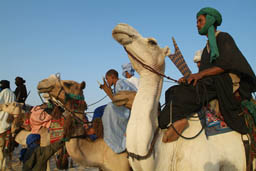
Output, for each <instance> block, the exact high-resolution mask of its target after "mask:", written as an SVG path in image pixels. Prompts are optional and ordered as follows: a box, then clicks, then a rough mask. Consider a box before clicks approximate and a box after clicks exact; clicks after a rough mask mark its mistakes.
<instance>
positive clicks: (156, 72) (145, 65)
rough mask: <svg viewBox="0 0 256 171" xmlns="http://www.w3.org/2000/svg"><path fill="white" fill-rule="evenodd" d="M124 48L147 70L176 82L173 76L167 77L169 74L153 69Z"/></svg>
mask: <svg viewBox="0 0 256 171" xmlns="http://www.w3.org/2000/svg"><path fill="white" fill-rule="evenodd" d="M124 49H125V51H126V52H127V53H128V55H130V56H131V57H132V58H133V59H134V60H135V61H137V62H138V63H139V64H141V65H142V66H143V68H145V69H147V70H149V71H151V72H153V73H155V74H157V75H160V76H162V77H164V78H167V79H168V80H172V81H174V82H178V81H177V80H175V79H173V78H171V77H169V76H166V75H164V74H162V73H160V72H159V71H157V70H155V69H154V68H152V67H151V66H149V65H147V64H144V63H143V62H141V61H140V60H139V59H138V58H136V57H135V56H133V54H131V53H130V52H129V51H128V50H127V49H126V48H125V47H124Z"/></svg>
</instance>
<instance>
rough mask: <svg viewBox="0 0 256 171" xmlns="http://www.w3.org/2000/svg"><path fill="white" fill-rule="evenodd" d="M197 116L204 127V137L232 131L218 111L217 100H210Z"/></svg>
mask: <svg viewBox="0 0 256 171" xmlns="http://www.w3.org/2000/svg"><path fill="white" fill-rule="evenodd" d="M199 116H200V118H201V124H202V126H203V127H205V134H206V137H208V136H213V135H217V134H223V133H226V132H230V131H233V130H232V129H231V128H229V127H228V125H227V124H226V122H225V121H224V119H223V117H222V115H221V113H220V111H219V103H218V100H212V101H211V102H210V103H209V104H208V106H207V107H203V108H202V109H201V111H200V112H199Z"/></svg>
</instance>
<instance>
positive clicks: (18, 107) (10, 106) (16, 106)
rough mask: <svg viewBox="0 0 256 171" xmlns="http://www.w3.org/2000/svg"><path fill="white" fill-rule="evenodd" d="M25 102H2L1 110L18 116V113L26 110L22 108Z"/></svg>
mask: <svg viewBox="0 0 256 171" xmlns="http://www.w3.org/2000/svg"><path fill="white" fill-rule="evenodd" d="M23 105H24V104H23V103H17V102H11V103H6V104H0V111H4V112H7V113H9V114H11V115H14V117H17V115H19V114H21V113H25V111H24V110H23V109H22V107H23Z"/></svg>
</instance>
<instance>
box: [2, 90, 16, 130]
mask: <svg viewBox="0 0 256 171" xmlns="http://www.w3.org/2000/svg"><path fill="white" fill-rule="evenodd" d="M14 101H15V94H14V93H13V92H12V91H11V90H10V89H8V88H5V89H4V90H2V91H1V92H0V104H6V103H11V102H14ZM7 118H8V113H7V112H4V111H0V134H1V133H4V132H5V131H7V130H8V128H10V126H11V125H10V124H9V123H7V122H6V120H7Z"/></svg>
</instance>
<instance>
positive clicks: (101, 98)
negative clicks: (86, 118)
mask: <svg viewBox="0 0 256 171" xmlns="http://www.w3.org/2000/svg"><path fill="white" fill-rule="evenodd" d="M106 97H107V95H105V96H104V97H103V98H101V99H100V100H98V101H96V102H94V103H92V104H89V105H87V107H90V106H93V105H95V104H97V103H99V102H101V101H102V100H104V99H105V98H106ZM86 113H88V112H86Z"/></svg>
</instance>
